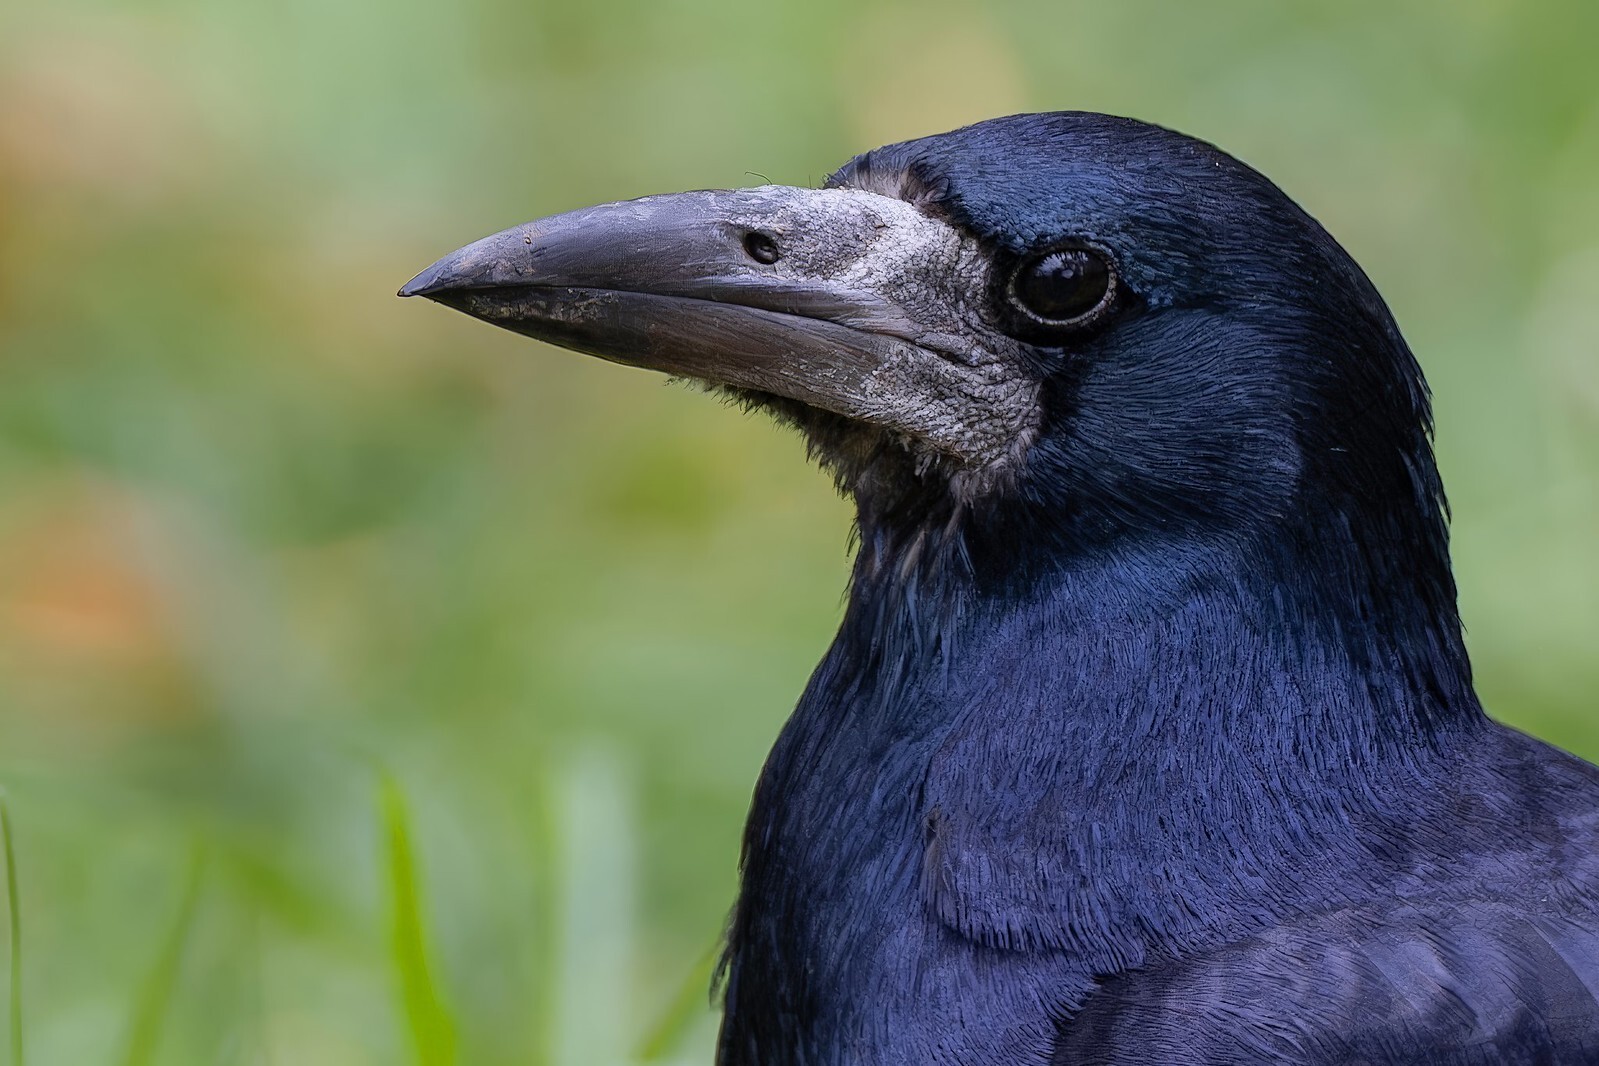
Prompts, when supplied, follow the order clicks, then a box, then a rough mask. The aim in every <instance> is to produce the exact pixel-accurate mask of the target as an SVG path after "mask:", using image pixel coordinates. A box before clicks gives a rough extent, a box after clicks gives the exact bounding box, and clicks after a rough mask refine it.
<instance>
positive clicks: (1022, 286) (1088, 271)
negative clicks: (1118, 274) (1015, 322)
mask: <svg viewBox="0 0 1599 1066" xmlns="http://www.w3.org/2000/svg"><path fill="white" fill-rule="evenodd" d="M1109 290H1110V268H1109V267H1108V266H1106V265H1105V261H1104V260H1103V259H1101V258H1100V257H1099V256H1097V255H1095V254H1094V253H1093V252H1091V251H1088V250H1086V249H1081V248H1072V249H1069V250H1067V251H1062V252H1050V253H1049V254H1048V255H1043V256H1040V257H1039V258H1037V259H1034V260H1033V261H1032V262H1030V263H1027V264H1026V265H1024V266H1023V267H1022V268H1021V270H1019V271H1018V272H1017V274H1016V282H1015V287H1014V291H1015V293H1016V301H1017V303H1019V304H1021V306H1022V308H1023V310H1026V311H1030V312H1031V313H1033V314H1035V315H1037V316H1038V317H1039V318H1042V319H1044V320H1046V321H1049V322H1069V321H1071V320H1072V319H1074V318H1081V317H1082V316H1083V315H1086V314H1087V313H1088V312H1090V311H1092V310H1094V308H1096V307H1098V306H1099V305H1100V302H1101V301H1103V300H1104V299H1105V294H1106V293H1107V292H1108V291H1109Z"/></svg>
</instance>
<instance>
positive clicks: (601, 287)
mask: <svg viewBox="0 0 1599 1066" xmlns="http://www.w3.org/2000/svg"><path fill="white" fill-rule="evenodd" d="M752 234H754V235H756V236H754V237H752V236H751V235H752ZM774 253H775V259H774V258H772V256H773V254H774ZM763 260H770V261H763ZM988 271H989V264H988V261H987V259H986V257H984V256H983V255H982V254H981V252H980V251H979V249H978V248H977V246H976V244H975V242H974V241H972V240H971V239H970V238H969V237H967V236H966V235H965V234H963V233H961V232H960V231H959V230H957V229H955V228H954V227H953V226H950V225H948V224H947V223H945V222H942V221H940V220H938V219H935V218H932V217H929V216H927V215H924V214H923V213H921V212H920V211H919V210H917V208H916V207H914V206H913V205H911V204H910V203H907V202H906V201H904V200H900V199H896V198H894V197H890V196H882V195H879V194H877V193H873V192H866V191H863V190H859V189H800V188H791V187H788V186H780V185H768V186H762V187H759V188H754V189H736V190H730V191H704V192H685V193H674V194H670V195H665V196H648V197H644V198H643V199H639V200H629V201H625V202H621V203H614V204H603V205H601V206H599V207H592V208H587V209H585V210H581V211H573V212H570V213H567V214H563V215H555V216H552V217H550V218H545V219H540V220H538V221H536V222H529V223H526V224H524V225H521V226H515V227H512V228H511V229H508V230H505V231H503V232H501V233H497V234H495V235H493V236H491V237H485V238H484V239H483V240H480V241H477V242H476V243H474V244H470V245H467V246H466V247H464V248H461V249H459V250H458V251H455V252H452V253H451V254H450V255H447V256H445V257H444V258H443V259H441V260H439V261H438V262H437V263H435V264H434V265H433V266H431V267H429V268H428V269H427V270H425V271H423V272H422V273H421V274H419V275H417V277H416V278H414V279H413V280H412V281H411V282H410V283H409V284H407V285H406V286H405V288H403V289H401V290H400V295H402V296H426V297H428V298H429V299H432V300H436V301H438V302H440V303H443V304H446V305H448V306H451V307H455V308H457V309H458V310H461V311H464V312H466V313H467V314H470V315H473V316H474V317H477V318H481V319H483V320H485V321H487V322H492V323H494V324H495V325H499V326H503V327H505V328H507V329H511V330H515V331H516V332H519V333H524V334H527V335H528V336H532V337H536V338H539V339H540V340H545V341H548V342H550V343H552V344H557V345H560V346H562V347H566V348H572V349H574V350H577V351H581V352H587V353H589V354H592V355H597V356H599V357H601V358H604V359H609V360H611V361H613V362H618V363H625V364H628V365H631V366H642V367H648V368H650V369H654V370H659V371H664V372H665V373H668V374H672V375H674V376H681V377H688V378H694V379H697V380H700V381H704V382H707V383H710V384H712V385H718V386H728V387H732V388H736V389H743V390H752V391H754V392H757V393H767V394H772V395H776V396H781V397H786V398H788V399H791V400H797V401H799V402H801V403H803V404H806V405H809V406H812V407H816V408H820V409H822V410H826V411H832V412H835V413H837V414H840V415H844V416H846V417H848V418H851V419H855V420H858V421H860V422H863V423H866V424H869V425H872V426H876V427H879V428H881V429H883V430H886V431H888V432H889V433H890V434H892V435H894V436H895V437H897V438H898V439H900V440H901V441H902V443H903V444H904V445H905V446H906V447H907V448H909V449H910V450H911V451H912V452H913V454H915V455H916V456H917V457H918V460H919V462H924V463H925V464H927V465H934V464H936V465H938V466H941V467H944V468H946V469H948V470H949V473H950V479H951V484H952V487H956V486H959V487H961V488H962V489H963V491H962V492H961V493H960V494H961V495H972V494H975V493H977V492H980V491H981V490H982V489H984V488H986V487H991V486H993V485H995V484H998V483H999V482H1000V481H1002V480H1003V479H1004V478H1005V476H1006V474H1007V473H1008V472H1009V471H1010V470H1011V469H1012V468H1014V466H1015V465H1016V463H1017V461H1018V458H1019V456H1021V455H1022V454H1023V453H1024V452H1025V450H1026V448H1027V446H1028V444H1029V443H1030V442H1031V440H1032V438H1033V436H1034V434H1035V433H1036V431H1037V427H1038V423H1039V418H1040V415H1039V399H1038V383H1037V381H1036V380H1035V379H1034V378H1033V377H1032V376H1031V375H1030V374H1029V373H1028V371H1027V370H1026V368H1025V367H1024V366H1023V365H1022V364H1021V363H1020V361H1019V360H1018V359H1017V358H1016V357H1015V356H1014V355H1011V354H1006V353H1009V352H1012V351H1013V350H1014V343H1013V342H1010V341H1009V340H1008V338H1005V337H1004V336H1003V335H1002V334H999V333H998V332H996V331H995V330H993V329H992V327H990V326H988V325H987V324H986V323H985V321H984V317H983V315H982V313H981V309H980V308H978V307H975V306H972V303H971V301H972V299H973V296H972V294H981V293H986V292H987V291H989V283H988V282H989V279H988Z"/></svg>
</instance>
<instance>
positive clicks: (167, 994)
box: [122, 846, 206, 1066]
mask: <svg viewBox="0 0 1599 1066" xmlns="http://www.w3.org/2000/svg"><path fill="white" fill-rule="evenodd" d="M205 865H206V855H205V849H203V848H201V847H198V846H197V847H195V849H194V853H193V854H192V855H191V856H190V858H189V874H188V878H187V881H186V883H185V885H184V888H183V899H182V902H180V903H179V904H178V913H177V915H176V916H175V917H174V918H173V920H172V927H171V928H170V929H169V930H168V931H167V935H166V938H165V939H164V940H163V941H162V942H161V952H160V954H159V955H157V956H156V961H155V965H154V966H152V967H151V968H150V973H149V975H148V976H146V977H145V979H144V984H143V985H142V986H141V987H140V988H139V997H138V1001H137V1003H136V1004H135V1006H134V1014H133V1020H132V1023H131V1025H130V1026H129V1029H128V1045H127V1050H126V1051H125V1052H124V1053H123V1055H122V1063H123V1066H148V1064H149V1063H152V1062H154V1061H156V1059H155V1052H156V1048H157V1047H158V1046H159V1045H160V1043H161V1030H162V1028H163V1027H164V1026H165V1024H166V1020H167V1012H168V1009H169V1008H170V1007H171V1005H172V992H173V989H175V988H176V987H177V983H178V969H179V967H180V966H181V965H182V963H183V950H184V948H185V947H186V946H187V944H188V942H189V932H190V930H191V929H192V928H193V927H194V914H195V911H196V910H197V909H198V908H199V903H200V889H201V887H202V885H203V883H204V880H205Z"/></svg>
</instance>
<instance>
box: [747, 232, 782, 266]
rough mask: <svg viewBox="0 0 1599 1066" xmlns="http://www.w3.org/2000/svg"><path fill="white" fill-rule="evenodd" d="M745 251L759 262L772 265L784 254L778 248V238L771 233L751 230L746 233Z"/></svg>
mask: <svg viewBox="0 0 1599 1066" xmlns="http://www.w3.org/2000/svg"><path fill="white" fill-rule="evenodd" d="M744 252H745V254H746V255H748V256H749V257H750V258H751V259H753V260H755V261H756V262H757V263H763V264H765V265H767V266H771V265H772V264H773V263H775V262H777V260H778V257H779V256H780V255H781V254H782V253H780V252H779V251H778V250H777V239H776V238H775V237H773V236H772V235H771V234H770V233H762V232H761V231H760V230H758V229H757V230H750V231H749V232H748V233H746V234H744Z"/></svg>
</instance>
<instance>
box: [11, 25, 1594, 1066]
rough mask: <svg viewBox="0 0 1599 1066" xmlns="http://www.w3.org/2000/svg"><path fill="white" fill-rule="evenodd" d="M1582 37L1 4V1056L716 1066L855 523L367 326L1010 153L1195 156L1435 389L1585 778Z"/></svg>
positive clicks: (765, 471)
mask: <svg viewBox="0 0 1599 1066" xmlns="http://www.w3.org/2000/svg"><path fill="white" fill-rule="evenodd" d="M1596 39H1599V5H1594V4H1591V3H1586V2H1582V0H1572V2H1566V3H1561V2H1552V0H1549V2H1540V3H1529V2H1527V0H1449V2H1443V0H1439V2H1433V3H1414V4H1406V5H1395V4H1392V3H1391V2H1390V0H1382V2H1375V0H1355V2H1350V0H1340V2H1336V3H1295V4H1285V3H1280V2H1260V3H1250V2H1243V0H1227V2H1209V3H1204V4H1191V3H1155V2H1152V0H1133V2H1123V3H1114V4H1111V3H1103V2H1097V3H1082V2H1067V3H1063V2H1060V0H1049V2H1043V0H1020V2H1013V3H1000V4H984V5H965V6H963V5H957V4H950V3H942V2H938V0H922V2H916V3H911V2H903V3H862V2H859V0H851V2H844V0H811V2H808V3H804V4H756V3H748V2H744V3H736V2H731V0H729V2H721V3H713V2H690V0H666V2H649V0H637V2H607V3H590V4H579V3H574V2H571V0H562V2H560V3H546V2H543V0H531V2H528V0H521V2H512V0H463V2H458V3H454V4H450V3H440V2H437V0H433V2H427V0H384V2H378V0H269V2H259V3H253V4H251V3H222V2H210V3H206V2H201V0H147V2H136V0H125V2H121V3H118V2H112V0H100V2H96V0H52V2H51V3H49V4H24V3H22V2H21V0H15V2H10V0H8V2H7V3H5V4H4V6H0V486H3V491H0V783H3V785H4V788H5V790H6V792H7V794H8V797H9V805H10V813H11V819H12V822H13V825H14V829H15V843H16V852H17V862H18V869H19V873H20V884H21V893H20V904H21V915H22V922H23V930H24V946H25V949H26V950H25V953H24V955H23V960H22V961H23V966H22V970H23V986H22V993H23V997H24V998H23V1017H24V1018H25V1020H26V1027H27V1033H26V1035H27V1041H28V1059H29V1061H30V1062H33V1063H38V1064H47V1063H48V1064H70V1066H83V1064H91V1063H127V1064H130V1066H134V1064H138V1063H177V1064H188V1063H197V1064H224V1063H240V1064H245V1063H248V1064H268V1063H276V1064H286V1063H294V1064H303V1066H318V1064H340V1066H345V1064H362V1063H396V1062H406V1061H420V1062H422V1063H424V1064H425V1066H438V1064H446V1063H452V1062H461V1063H472V1064H477V1063H487V1064H500V1063H505V1064H510V1063H518V1064H521V1063H534V1064H543V1066H601V1064H607V1063H622V1062H629V1061H636V1060H638V1059H640V1058H657V1059H665V1060H670V1061H682V1062H701V1063H703V1062H707V1061H708V1056H709V1051H708V1049H709V1046H710V1041H711V1035H712V1033H713V1032H714V1024H715V1019H714V1016H713V1015H712V1014H711V1012H710V1011H709V1009H708V1007H706V1006H705V1001H704V998H703V994H702V992H701V990H700V988H699V985H701V984H702V983H703V980H704V972H705V971H704V967H703V965H702V964H701V961H700V960H701V959H702V958H703V957H704V955H705V952H706V950H707V948H708V947H709V946H710V945H711V943H712V942H713V940H714V938H715V937H716V935H717V933H718V931H719V929H720V927H721V923H722V921H723V919H724V916H725V914H726V912H727V909H728V906H729V904H730V902H731V899H732V893H733V888H734V861H735V855H736V851H737V844H738V836H739V829H740V823H741V820H742V816H743V812H744V807H745V804H746V802H747V799H748V795H749V791H750V788H751V785H752V783H753V781H754V779H755V775H756V773H757V771H758V768H759V766H760V763H761V760H762V758H763V756H764V754H765V752H766V749H767V747H768V746H769V744H770V742H771V740H772V738H773V736H774V734H775V732H776V730H777V728H778V726H779V723H780V722H781V721H782V720H783V718H784V716H785V715H786V713H787V711H788V709H789V708H790V707H791V705H792V702H793V699H794V697H795V696H796V694H797V693H798V691H799V689H800V687H801V686H802V684H803V682H804V680H805V678H806V676H807V673H808V671H809V669H810V666H811V665H812V663H814V661H815V660H816V659H817V657H818V656H819V654H820V652H821V650H822V648H823V647H824V645H825V643H826V641H827V640H828V638H829V635H830V632H831V630H832V627H833V626H834V624H835V622H836V620H837V617H838V614H839V608H840V595H841V592H842V589H843V583H844V576H845V572H846V564H847V557H846V529H847V524H848V517H849V516H848V512H847V509H846V508H845V506H844V505H843V504H842V503H840V502H838V501H837V500H835V499H834V498H833V496H832V494H831V492H830V490H829V487H828V484H827V483H826V481H825V479H824V478H822V477H821V476H819V475H817V474H816V473H815V472H814V471H812V470H810V469H807V467H806V464H805V461H804V457H803V453H802V448H801V446H800V444H799V442H798V441H797V440H796V439H794V438H792V437H791V436H789V435H787V434H785V433H784V432H781V431H779V430H776V429H774V428H772V427H771V426H769V425H766V424H764V423H762V422H761V421H760V420H758V419H756V420H752V419H750V418H748V417H746V416H744V415H742V414H740V413H738V412H736V411H733V410H730V409H728V408H726V407H724V406H722V405H719V404H718V403H717V402H715V401H714V400H711V399H709V398H707V397H705V396H703V395H699V394H696V393H694V392H693V391H690V390H686V389H677V388H669V387H664V386H663V385H662V383H661V382H660V381H659V380H658V379H656V378H654V377H652V376H650V375H648V374H645V373H641V372H638V371H633V370H626V369H621V368H618V367H613V366H609V365H604V364H601V363H598V362H591V361H585V360H583V359H580V358H578V357H575V356H570V355H566V354H563V353H559V352H555V351H553V350H550V349H546V348H542V347H540V346H537V345H535V344H532V343H531V342H528V341H525V340H522V339H519V338H516V337H514V336H512V335H510V334H506V333H501V332H498V331H495V330H492V329H489V328H488V327H486V326H483V325H481V324H477V323H473V322H471V321H469V320H468V319H466V318H464V317H462V316H459V315H454V314H451V313H448V312H446V311H443V310H441V309H439V308H437V307H433V306H429V305H426V304H423V303H421V302H419V301H417V302H411V303H401V302H399V301H397V300H396V299H394V297H393V292H394V290H395V288H396V287H397V286H398V285H399V284H400V283H402V282H403V281H405V280H406V279H407V278H408V277H410V276H411V274H412V273H414V272H415V271H416V270H418V269H420V268H421V267H422V266H424V265H426V264H427V263H428V262H430V261H431V260H433V259H434V258H435V257H436V256H437V255H439V254H441V253H443V252H445V251H447V250H449V249H451V248H453V247H455V246H457V245H459V244H462V243H465V242H466V241H468V240H470V239H474V238H476V237H478V236H480V235H482V234H485V233H488V232H490V231H493V230H497V229H500V228H502V227H504V226H507V225H510V224H512V223H516V222H520V221H523V220H526V219H529V218H533V217H536V216H539V215H544V214H549V213H552V212H555V211H560V210H565V209H568V208H572V207H577V206H581V205H586V204H590V203H594V202H598V201H602V200H609V199H616V198H622V197H630V196H635V195H639V194H643V193H648V192H658V191H670V190H676V189H680V188H689V187H696V188H697V187H718V186H736V185H744V184H756V183H759V182H761V181H764V180H767V179H770V180H771V181H775V182H785V183H792V184H808V183H815V182H818V181H820V180H821V178H822V177H823V176H825V175H826V174H827V173H828V172H829V171H830V170H831V169H832V168H833V167H834V166H836V165H837V164H839V163H840V162H842V161H843V160H845V159H846V158H848V157H849V156H850V155H852V154H853V153H855V152H856V151H859V150H861V149H865V148H868V147H872V146H874V145H877V144H880V143H883V142H886V141H889V140H897V139H903V138H906V137H913V136H917V135H920V134H924V133H931V132H936V131H939V130H943V129H946V128H949V127H952V126H955V125H958V124H961V123H964V122H967V121H970V120H974V119H978V118H983V117H987V116H991V115H995V114H1001V113H1006V112H1012V111H1020V110H1037V109H1050V108H1058V107H1074V108H1089V109H1099V110H1107V111H1112V112H1118V113H1123V114H1130V115H1135V116H1138V117H1142V118H1146V119H1150V120H1154V121H1157V122H1162V123H1166V124H1170V125H1174V126H1177V127H1179V128H1181V129H1184V130H1186V131H1189V132H1192V133H1195V134H1198V135H1201V136H1204V137H1206V138H1208V139H1211V140H1214V141H1216V142H1218V143H1220V144H1221V145H1222V146H1224V147H1226V148H1228V149H1229V150H1231V151H1233V152H1234V153H1236V154H1238V155H1240V156H1242V157H1243V158H1244V159H1246V160H1248V161H1250V162H1252V163H1254V164H1256V165H1257V166H1259V167H1261V168H1262V169H1264V170H1265V171H1266V172H1267V173H1268V174H1270V175H1272V176H1273V177H1274V178H1275V179H1276V180H1277V181H1278V182H1279V183H1280V184H1281V185H1283V186H1284V187H1285V188H1286V189H1287V190H1288V191H1289V192H1290V194H1292V195H1293V196H1295V197H1296V198H1297V199H1298V200H1300V202H1302V203H1303V204H1305V205H1306V206H1307V207H1308V208H1309V209H1310V211H1311V212H1312V213H1313V214H1315V215H1317V216H1318V217H1320V218H1321V219H1322V220H1323V221H1324V222H1325V223H1326V224H1327V225H1328V227H1329V228H1330V229H1331V230H1332V231H1333V233H1334V234H1335V235H1336V236H1338V237H1339V238H1340V239H1342V240H1343V241H1344V242H1345V243H1346V245H1347V246H1348V247H1349V248H1350V249H1351V251H1352V252H1353V253H1354V254H1355V256H1356V258H1357V259H1359V260H1360V261H1361V262H1362V263H1363V264H1364V265H1365V266H1366V268H1367V269H1368V271H1369V272H1370V273H1371V274H1372V275H1373V276H1374V278H1375V279H1376V281H1377V283H1378V285H1379V287H1380V288H1381V289H1382V290H1383V292H1384V293H1385V294H1386V295H1387V297H1388V299H1389V300H1390V302H1391V303H1392V305H1393V307H1394V310H1395V312H1396V313H1397V315H1398V318H1399V321H1400V323H1401V324H1402V326H1403V327H1404V328H1405V330H1406V333H1407V335H1408V336H1409V338H1410V340H1411V342H1412V344H1413V345H1414V346H1415V348H1416V350H1417V352H1418V354H1419V355H1420V357H1421V360H1422V362H1423V364H1424V365H1425V366H1426V368H1427V371H1428V373H1429V374H1430V376H1431V380H1432V384H1433V387H1434V390H1435V393H1436V397H1437V405H1438V420H1439V452H1440V456H1441V460H1442V463H1443V468H1444V474H1445V478H1446V480H1447V483H1448V486H1449V489H1450V493H1451V496H1452V499H1453V502H1454V507H1455V516H1456V517H1455V527H1454V528H1455V545H1456V552H1455V555H1456V561H1457V564H1458V574H1459V578H1460V583H1461V589H1462V596H1463V607H1464V612H1465V617H1466V621H1467V624H1468V626H1469V628H1470V634H1471V643H1472V649H1473V652H1474V654H1475V658H1476V663H1477V668H1478V673H1479V676H1480V681H1481V688H1482V690H1483V693H1484V696H1485V697H1486V698H1487V700H1488V702H1489V704H1490V706H1491V708H1492V709H1493V710H1494V711H1495V713H1497V714H1498V715H1499V716H1501V717H1503V718H1505V719H1507V720H1509V721H1511V722H1514V723H1516V724H1518V725H1521V726H1524V727H1526V728H1529V729H1532V730H1534V731H1536V732H1538V733H1540V734H1542V735H1545V736H1547V737H1549V738H1551V739H1553V740H1555V741H1556V742H1558V743H1561V744H1563V745H1566V746H1568V747H1570V748H1573V749H1575V750H1577V751H1579V752H1582V753H1584V754H1586V755H1588V756H1589V757H1594V756H1599V718H1596V712H1599V699H1596V698H1595V697H1596V694H1599V656H1596V655H1595V654H1594V652H1593V649H1594V647H1595V645H1596V644H1599V550H1596V548H1595V544H1596V542H1599V487H1596V486H1599V477H1596V475H1599V360H1596V358H1595V356H1594V350H1595V346H1596V345H1599V181H1596V180H1595V175H1596V174H1599V67H1596V66H1595V65H1594V59H1593V55H1592V44H1593V42H1594V41H1595V40H1596ZM385 781H387V782H389V783H388V784H387V785H385V784H384V782H385ZM685 989H686V990H687V992H686V993H685V992H684V990H685ZM685 997H686V998H685ZM675 1002H676V1003H679V1006H676V1007H674V1005H673V1004H674V1003H675ZM681 1004H687V1006H686V1007H685V1006H682V1005H681ZM661 1019H665V1020H666V1021H665V1022H664V1023H662V1022H661ZM663 1024H664V1028H661V1026H662V1025H663ZM652 1033H654V1037H653V1038H652V1037H651V1034H652ZM645 1044H651V1045H653V1046H649V1047H646V1046H644V1045H645Z"/></svg>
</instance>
